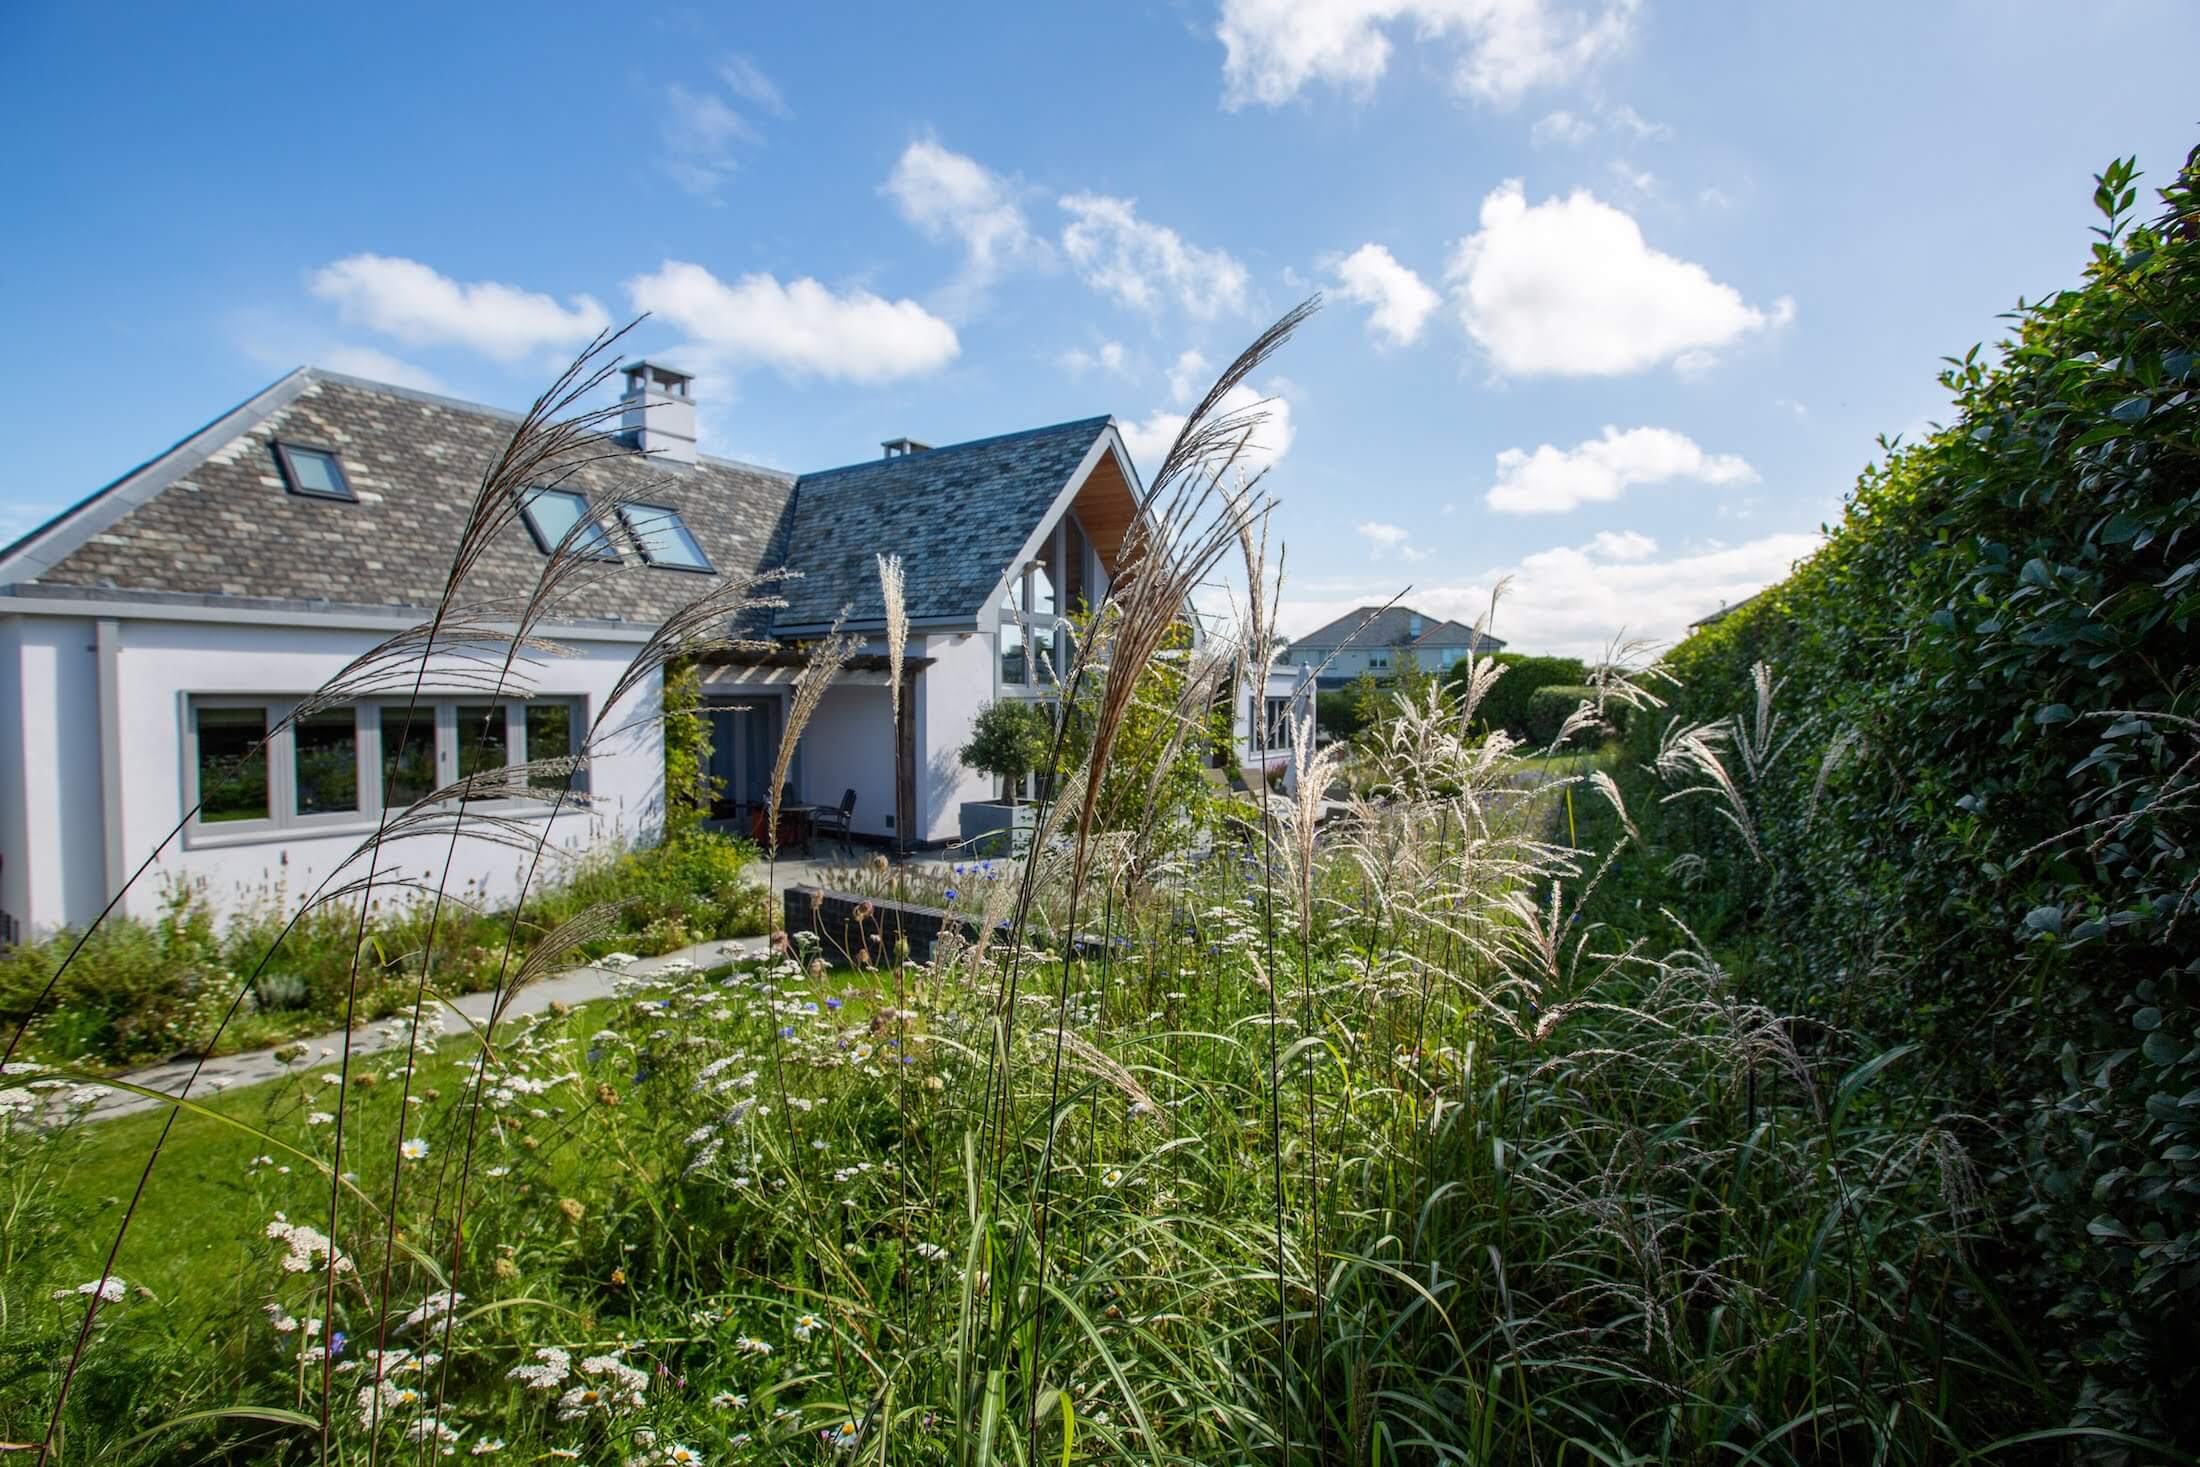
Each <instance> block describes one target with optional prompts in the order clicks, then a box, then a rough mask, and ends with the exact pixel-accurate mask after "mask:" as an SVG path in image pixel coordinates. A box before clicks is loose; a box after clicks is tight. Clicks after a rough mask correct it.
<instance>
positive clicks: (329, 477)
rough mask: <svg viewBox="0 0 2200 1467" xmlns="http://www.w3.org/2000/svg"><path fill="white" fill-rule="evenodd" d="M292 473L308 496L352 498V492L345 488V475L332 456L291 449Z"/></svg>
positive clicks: (289, 451)
mask: <svg viewBox="0 0 2200 1467" xmlns="http://www.w3.org/2000/svg"><path fill="white" fill-rule="evenodd" d="M284 452H286V453H288V454H289V455H290V472H291V474H292V476H293V477H294V478H295V479H296V480H297V482H298V487H299V488H300V489H302V490H304V491H305V492H306V493H308V494H333V495H336V496H337V497H339V498H344V499H348V498H350V497H351V490H349V489H348V488H346V487H345V486H344V479H343V474H342V473H341V471H339V470H338V469H337V467H336V459H335V456H334V455H332V454H326V453H316V452H315V451H314V450H312V449H310V448H289V447H286V448H285V449H284Z"/></svg>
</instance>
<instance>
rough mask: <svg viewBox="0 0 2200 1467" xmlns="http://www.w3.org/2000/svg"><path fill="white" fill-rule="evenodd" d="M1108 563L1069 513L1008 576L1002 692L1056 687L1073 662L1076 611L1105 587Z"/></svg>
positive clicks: (999, 673) (1003, 604) (1004, 599)
mask: <svg viewBox="0 0 2200 1467" xmlns="http://www.w3.org/2000/svg"><path fill="white" fill-rule="evenodd" d="M1103 580H1104V577H1103V575H1102V567H1101V566H1100V564H1099V560H1098V557H1097V556H1095V555H1094V554H1093V549H1092V544H1091V542H1090V541H1089V540H1088V539H1087V538H1086V537H1085V531H1084V527H1083V526H1082V525H1080V524H1078V523H1077V517H1076V516H1075V515H1073V514H1068V513H1065V514H1063V516H1062V517H1061V519H1060V520H1058V521H1056V522H1055V525H1054V528H1053V530H1052V531H1051V532H1050V533H1048V534H1047V535H1046V536H1044V537H1043V538H1041V540H1040V542H1039V551H1038V554H1037V555H1036V556H1035V557H1034V558H1033V559H1031V560H1029V561H1027V562H1025V563H1024V564H1023V565H1022V566H1021V567H1019V568H1018V570H1017V571H1016V573H1015V574H1013V575H1011V576H1010V577H1009V578H1008V584H1007V587H1006V589H1005V590H1004V591H1003V592H1002V594H1001V605H1000V615H999V626H998V632H999V639H998V647H999V656H998V657H997V658H996V668H997V677H998V686H999V691H1000V692H1001V693H1003V694H1006V695H1011V696H1013V695H1016V694H1020V693H1026V692H1031V691H1036V690H1041V689H1046V688H1051V687H1053V686H1054V685H1055V684H1056V683H1058V682H1059V681H1060V680H1061V677H1062V672H1063V670H1064V669H1065V668H1066V667H1067V666H1068V665H1069V657H1070V654H1071V651H1072V644H1071V637H1070V630H1069V628H1070V619H1069V618H1070V613H1072V612H1076V611H1082V610H1086V609H1089V602H1090V601H1091V600H1093V599H1096V598H1097V596H1098V595H1099V594H1104V593H1103V592H1102V583H1103Z"/></svg>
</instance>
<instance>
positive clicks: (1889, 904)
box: [1630, 151, 2200, 1442]
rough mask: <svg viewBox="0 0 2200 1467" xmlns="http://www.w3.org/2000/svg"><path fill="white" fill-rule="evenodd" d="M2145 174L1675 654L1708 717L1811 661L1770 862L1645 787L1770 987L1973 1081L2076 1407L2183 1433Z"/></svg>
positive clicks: (2151, 255)
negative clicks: (1758, 684) (2053, 275)
mask: <svg viewBox="0 0 2200 1467" xmlns="http://www.w3.org/2000/svg"><path fill="white" fill-rule="evenodd" d="M2196 156H2200V151H2196ZM2134 177H2135V174H2134V173H2133V171H2132V169H2131V166H2130V164H2129V163H2127V162H2120V163H2118V164H2116V165H2114V166H2113V167H2111V168H2110V169H2109V170H2108V171H2107V172H2106V173H2105V174H2103V175H2102V177H2101V178H2100V179H2099V180H2098V183H2099V188H2098V190H2097V193H2096V202H2097V203H2098V204H2099V206H2100V207H2101V209H2102V211H2103V213H2104V215H2105V218H2106V222H2105V224H2104V227H2103V228H2102V229H2101V231H2100V235H2101V239H2100V242H2099V243H2098V244H2096V245H2095V246H2094V252H2093V258H2092V260H2091V262H2090V264H2089V266H2088V268H2087V270H2086V275H2085V281H2084V284H2083V285H2082V287H2080V288H2078V289H2075V290H2070V291H2065V292H2062V293H2059V294H2056V295H2053V296H2050V297H2048V298H2046V299H2044V300H2041V301H2037V302H2033V303H2030V304H2025V305H2023V306H2021V308H2020V310H2019V311H2018V313H2017V316H2016V319H2017V321H2018V330H2017V335H2016V339H2015V340H2014V341H2013V342H2010V343H2007V344H2006V345H2005V346H2004V348H2003V350H2002V351H2001V352H2000V353H1999V355H1998V358H1996V359H1989V358H1988V357H1987V356H1985V355H1982V354H1981V353H1980V352H1979V351H1978V350H1977V349H1975V348H1974V349H1973V350H1972V351H1971V352H1970V353H1969V354H1968V355H1967V356H1965V357H1963V358H1962V359H1960V360H1958V361H1955V362H1954V363H1953V365H1952V366H1951V367H1950V369H1949V370H1948V371H1947V372H1946V373H1945V374H1944V377H1943V381H1944V382H1945V384H1946V385H1947V387H1948V388H1949V389H1950V391H1951V392H1952V393H1953V394H1954V397H1955V406H1956V414H1955V416H1954V418H1953V420H1952V421H1951V423H1950V424H1949V426H1947V427H1946V428H1943V429H1940V430H1938V431H1936V432H1934V433H1933V434H1932V435H1931V436H1930V437H1928V438H1926V439H1924V440H1923V441H1921V442H1919V443H1916V444H1914V445H1909V446H1896V445H1893V444H1889V445H1887V453H1886V456H1885V459H1884V461H1883V462H1882V463H1880V464H1879V465H1877V466H1875V467H1873V468H1871V469H1869V470H1867V471H1866V472H1865V474H1864V475H1863V477H1862V478H1861V480H1860V481H1859V482H1858V484H1857V486H1856V489H1855V491H1854V493H1853V494H1852V496H1851V498H1850V500H1849V502H1848V506H1847V511H1846V513H1845V515H1844V517H1843V519H1842V521H1841V523H1840V524H1839V525H1837V526H1835V527H1834V528H1833V530H1832V531H1831V538H1830V539H1829V540H1828V542H1827V543H1826V544H1825V546H1824V547H1823V548H1822V549H1821V550H1820V551H1818V552H1817V553H1816V554H1815V555H1813V556H1812V557H1811V558H1810V559H1809V560H1807V561H1806V562H1804V563H1803V564H1802V565H1801V566H1799V567H1798V568H1797V569H1796V571H1795V572H1794V574H1793V575H1792V576H1791V577H1790V578H1789V579H1788V580H1786V581H1784V582H1782V583H1781V584H1780V585H1778V586H1776V587H1773V588H1772V589H1771V590H1769V591H1768V592H1767V593H1765V594H1764V595H1762V596H1759V597H1758V598H1756V599H1755V600H1753V601H1751V602H1750V603H1749V604H1747V605H1746V606H1744V607H1742V608H1740V609H1738V610H1736V611H1735V612H1734V613H1732V614H1731V615H1729V616H1727V617H1726V618H1724V619H1722V620H1721V621H1719V622H1717V623H1715V624H1714V625H1712V626H1710V627H1707V628H1704V629H1702V630H1701V631H1699V632H1697V633H1696V634H1694V635H1693V636H1691V637H1689V638H1688V639H1687V640H1686V641H1685V642H1683V643H1682V644H1681V645H1680V646H1679V647H1678V648H1677V649H1675V650H1674V651H1673V652H1672V653H1671V654H1670V655H1669V657H1668V658H1667V667H1668V669H1669V670H1670V671H1671V672H1673V673H1674V674H1675V675H1676V676H1677V677H1678V678H1679V679H1680V680H1681V682H1682V684H1683V689H1682V691H1681V692H1680V693H1679V694H1678V696H1677V699H1676V701H1675V703H1674V705H1673V708H1672V710H1671V711H1672V713H1673V714H1675V715H1677V717H1678V718H1679V719H1680V720H1682V721H1683V722H1694V721H1708V720H1711V719H1715V718H1721V717H1727V716H1730V715H1734V714H1736V713H1738V712H1740V711H1742V710H1745V709H1751V708H1753V705H1754V700H1755V690H1754V688H1753V685H1752V679H1751V669H1752V667H1753V666H1754V665H1755V664H1757V663H1758V662H1760V661H1762V662H1764V663H1766V664H1768V665H1769V666H1770V667H1771V669H1773V671H1774V672H1775V674H1776V675H1777V677H1778V678H1779V680H1780V682H1779V688H1778V691H1777V692H1776V693H1775V695H1774V697H1773V699H1772V707H1773V709H1774V713H1775V716H1776V717H1777V719H1778V720H1779V721H1778V723H1777V725H1776V726H1774V727H1773V728H1772V729H1771V731H1770V733H1771V737H1769V738H1768V739H1767V740H1766V741H1765V744H1764V747H1765V748H1766V749H1767V750H1768V751H1769V757H1768V758H1767V760H1766V761H1765V763H1764V766H1763V768H1762V770H1761V772H1760V773H1759V774H1758V775H1756V776H1755V777H1754V778H1753V779H1749V780H1746V781H1745V784H1746V789H1745V794H1746V797H1747V802H1748V807H1749V811H1750V821H1751V824H1752V826H1753V832H1752V833H1753V834H1754V837H1755V842H1756V850H1755V851H1754V852H1753V851H1752V849H1751V847H1750V845H1749V843H1748V841H1747V840H1745V838H1744V837H1743V835H1742V834H1740V833H1739V832H1737V831H1736V829H1735V828H1734V827H1733V826H1732V825H1729V824H1727V823H1725V822H1724V821H1722V820H1721V819H1719V818H1718V816H1717V812H1716V811H1715V809H1714V808H1713V806H1712V805H1711V803H1710V802H1708V801H1697V800H1687V801H1682V802H1679V803H1677V804H1674V805H1669V806H1665V807H1662V809H1661V808H1659V807H1657V806H1656V805H1655V804H1654V803H1653V802H1651V801H1647V800H1638V801H1637V802H1636V804H1637V808H1638V810H1642V811H1644V813H1645V816H1646V818H1648V819H1650V820H1651V822H1652V828H1651V831H1650V834H1651V838H1652V839H1653V841H1654V842H1655V843H1656V844H1657V845H1659V846H1662V847H1664V848H1665V849H1666V850H1667V851H1668V852H1677V851H1681V850H1692V851H1696V852H1706V851H1709V852H1713V853H1714V857H1713V859H1712V860H1711V861H1710V863H1709V865H1708V866H1707V867H1705V868H1702V869H1701V870H1700V871H1698V872H1697V873H1696V880H1695V882H1694V884H1693V885H1692V886H1691V887H1690V888H1689V889H1687V890H1685V891H1678V892H1674V893H1671V900H1672V902H1673V905H1674V906H1675V908H1676V910H1677V911H1678V912H1679V913H1680V914H1681V915H1682V916H1683V917H1684V918H1686V919H1687V920H1690V921H1692V922H1700V923H1702V924H1704V927H1705V928H1707V929H1709V931H1708V932H1707V935H1709V936H1711V937H1712V938H1713V940H1714V941H1717V942H1718V943H1720V944H1721V945H1722V946H1723V947H1724V948H1726V949H1727V950H1729V951H1731V952H1733V953H1735V954H1736V955H1737V967H1738V971H1741V972H1743V973H1744V974H1746V975H1747V979H1748V981H1749V982H1750V983H1751V984H1752V985H1753V986H1755V987H1756V988H1757V989H1758V990H1759V991H1760V992H1761V993H1762V994H1763V995H1764V996H1765V997H1767V998H1768V999H1769V1000H1770V1001H1771V1002H1773V1003H1774V1004H1775V1006H1780V1007H1787V1008H1799V1009H1801V1010H1803V1011H1805V1012H1815V1013H1817V1014H1820V1015H1822V1016H1823V1017H1824V1018H1825V1019H1826V1020H1827V1021H1828V1022H1829V1023H1830V1024H1831V1025H1833V1026H1835V1029H1834V1030H1833V1031H1831V1032H1832V1033H1834V1034H1836V1035H1838V1034H1851V1035H1856V1036H1858V1037H1859V1039H1860V1042H1861V1044H1862V1046H1863V1047H1864V1048H1866V1049H1873V1050H1879V1049H1885V1048H1887V1047H1891V1046H1895V1045H1899V1044H1902V1043H1904V1042H1907V1041H1915V1042H1916V1043H1917V1044H1918V1046H1919V1048H1918V1050H1917V1051H1916V1053H1915V1054H1914V1055H1912V1056H1911V1057H1910V1058H1908V1059H1907V1060H1905V1061H1904V1063H1903V1064H1902V1065H1900V1066H1898V1067H1897V1068H1896V1069H1895V1070H1894V1071H1892V1072H1891V1073H1894V1074H1901V1075H1906V1076H1907V1077H1908V1080H1909V1083H1910V1084H1911V1085H1912V1086H1913V1087H1914V1089H1915V1093H1916V1094H1917V1096H1918V1097H1919V1098H1920V1103H1932V1102H1931V1101H1930V1100H1929V1098H1930V1097H1937V1096H1941V1095H1947V1096H1951V1097H1952V1102H1951V1103H1950V1104H1949V1106H1948V1111H1947V1117H1946V1125H1947V1128H1948V1130H1949V1132H1950V1133H1951V1134H1953V1135H1955V1136H1957V1137H1959V1138H1960V1139H1961V1141H1962V1142H1963V1144H1964V1145H1965V1146H1966V1148H1967V1149H1968V1150H1969V1152H1970V1153H1971V1155H1973V1156H1974V1157H1975V1158H1977V1160H1978V1161H1979V1163H1980V1165H1981V1168H1982V1172H1983V1178H1984V1183H1985V1186H1986V1189H1987V1193H1986V1197H1987V1203H1988V1205H1989V1206H1990V1207H1991V1208H1992V1209H1993V1210H1994V1211H1995V1213H1996V1215H1997V1216H1998V1217H1999V1219H2000V1220H2001V1223H2002V1244H2003V1249H2002V1251H2001V1252H2000V1253H1999V1254H1998V1255H1996V1256H1990V1257H1986V1258H1983V1259H1981V1260H1980V1262H1981V1265H1982V1266H1983V1267H1984V1268H1985V1269H1986V1270H1987V1271H1988V1272H1989V1273H1990V1274H1992V1275H1994V1276H1995V1282H1996V1283H1997V1284H1998V1285H1999V1286H2000V1292H2002V1293H2003V1294H2004V1296H2005V1297H2007V1298H2009V1299H2011V1300H2012V1301H2013V1304H2014V1306H2015V1307H2014V1308H2013V1309H2012V1311H2011V1314H2012V1318H2013V1320H2014V1321H2015V1322H2016V1323H2015V1325H2014V1327H2016V1328H2018V1329H2020V1330H2021V1331H2023V1332H2024V1333H2025V1334H2027V1335H2028V1336H2029V1337H2030V1338H2029V1343H2030V1344H2031V1345H2032V1346H2033V1347H2034V1348H2035V1349H2036V1351H2037V1352H2038V1356H2039V1359H2040V1360H2041V1362H2042V1365H2043V1367H2044V1368H2045V1369H2046V1370H2047V1371H2048V1372H2049V1374H2050V1376H2051V1377H2052V1378H2056V1379H2058V1380H2059V1381H2060V1382H2061V1383H2062V1385H2063V1386H2064V1387H2065V1389H2066V1390H2067V1392H2068V1394H2069V1397H2070V1399H2071V1401H2072V1403H2073V1418H2074V1420H2075V1421H2077V1422H2079V1423H2084V1424H2091V1425H2099V1426H2105V1427H2110V1428H2118V1429H2122V1430H2128V1431H2136V1432H2143V1433H2145V1434H2147V1435H2150V1436H2154V1437H2157V1438H2162V1437H2167V1438H2168V1439H2172V1440H2182V1441H2186V1442H2190V1441H2194V1440H2200V1311H2195V1310H2194V1309H2192V1308H2191V1307H2189V1301H2190V1300H2191V1299H2192V1298H2193V1297H2195V1291H2196V1290H2200V910H2196V907H2200V901H2196V893H2200V828H2196V820H2195V814H2196V811H2200V785H2196V774H2200V722H2196V720H2200V675H2196V674H2200V668H2196V666H2195V663H2196V660H2200V657H2196V655H2200V635H2196V628H2195V626H2194V621H2195V618H2196V616H2200V368H2196V366H2195V362H2196V351H2200V203H2196V194H2195V190H2194V183H2195V172H2194V165H2193V163H2192V162H2191V161H2189V160H2188V163H2187V168H2186V172H2185V174H2184V176H2183V178H2182V180H2181V181H2180V182H2179V183H2178V184H2176V185H2174V186H2172V187H2171V188H2169V189H2165V190H2163V191H2162V198H2163V199H2164V201H2165V202H2166V203H2167V204H2168V206H2169V212H2168V213H2167V214H2165V215H2163V216H2162V217H2161V218H2160V219H2159V220H2158V221H2156V222H2155V223H2154V224H2152V225H2147V226H2140V227H2134V226H2133V224H2132V222H2131V221H2132V209H2133V205H2134V202H2135V199H2136V190H2135V188H2134V187H2133V182H2132V180H2133V178H2134ZM1666 727H1667V725H1666V721H1665V719H1664V718H1662V717H1660V718H1656V719H1649V718H1646V719H1642V720H1640V725H1639V726H1638V727H1637V729H1636V730H1635V731H1634V735H1633V738H1632V740H1631V750H1630V752H1631V753H1632V754H1633V756H1634V761H1631V762H1638V763H1639V762H1646V761H1648V760H1650V759H1652V758H1654V757H1655V755H1656V753H1657V749H1658V745H1659V739H1660V736H1661V733H1663V732H1664V730H1665V729H1666ZM1744 727H1745V731H1746V729H1748V728H1752V727H1754V722H1753V716H1752V717H1751V718H1745V720H1744ZM1743 762H1744V761H1742V760H1741V759H1740V758H1738V757H1735V758H1733V759H1731V760H1730V764H1731V765H1740V764H1742V763H1743ZM1827 1042H1829V1043H1839V1042H1842V1041H1841V1040H1840V1039H1839V1038H1837V1037H1836V1038H1829V1039H1828V1040H1827ZM1958 1190H1960V1189H1958ZM1953 1200H1955V1201H1958V1202H1960V1200H1961V1199H1960V1197H1956V1198H1954V1199H1953Z"/></svg>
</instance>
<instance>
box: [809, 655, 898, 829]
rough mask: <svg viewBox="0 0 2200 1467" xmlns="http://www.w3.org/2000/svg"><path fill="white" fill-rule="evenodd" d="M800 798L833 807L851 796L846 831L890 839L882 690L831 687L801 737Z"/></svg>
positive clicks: (889, 705) (890, 766) (886, 698)
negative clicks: (851, 808)
mask: <svg viewBox="0 0 2200 1467" xmlns="http://www.w3.org/2000/svg"><path fill="white" fill-rule="evenodd" d="M802 784H803V788H802V791H801V793H802V797H803V799H805V800H807V801H808V802H809V803H811V804H813V805H838V804H839V803H840V797H841V795H842V794H844V793H845V792H846V791H848V790H851V789H852V790H854V791H855V792H856V808H855V814H854V816H853V818H852V819H851V820H850V821H849V828H850V829H851V830H853V831H854V832H855V833H856V834H858V835H874V836H878V837H881V838H882V839H890V838H891V837H892V836H893V835H894V834H895V831H894V829H893V827H892V825H891V824H890V823H889V822H890V821H891V820H892V819H893V814H894V708H893V700H892V695H891V694H890V693H889V691H888V690H887V689H886V687H885V686H884V685H880V686H877V687H871V686H866V685H863V684H860V683H836V684H835V685H833V686H832V687H830V688H827V689H826V690H825V694H824V696H823V697H821V698H820V699H818V704H817V713H816V715H815V716H814V717H812V718H811V719H810V724H809V727H808V728H806V729H804V730H803V732H802Z"/></svg>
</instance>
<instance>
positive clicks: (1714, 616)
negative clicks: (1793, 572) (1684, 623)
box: [1688, 591, 1765, 631]
mask: <svg viewBox="0 0 2200 1467" xmlns="http://www.w3.org/2000/svg"><path fill="white" fill-rule="evenodd" d="M1764 594H1765V593H1764V592H1762V591H1756V592H1752V593H1751V594H1750V595H1747V596H1744V597H1743V598H1742V599H1741V600H1739V601H1736V602H1734V603H1733V604H1732V605H1730V606H1722V607H1720V608H1719V609H1718V610H1717V611H1714V612H1712V613H1711V614H1710V615H1708V616H1699V617H1697V618H1696V619H1695V620H1694V621H1692V622H1690V623H1689V624H1688V629H1689V630H1690V631H1695V630H1696V629H1697V628H1698V627H1715V626H1717V625H1718V624H1719V623H1720V622H1722V621H1725V620H1726V619H1727V618H1728V617H1730V616H1732V615H1733V614H1734V613H1735V612H1737V611H1740V610H1741V609H1742V608H1743V607H1745V606H1747V605H1748V604H1749V603H1750V602H1752V601H1755V600H1756V599H1757V598H1758V597H1759V596H1762V595H1764Z"/></svg>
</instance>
